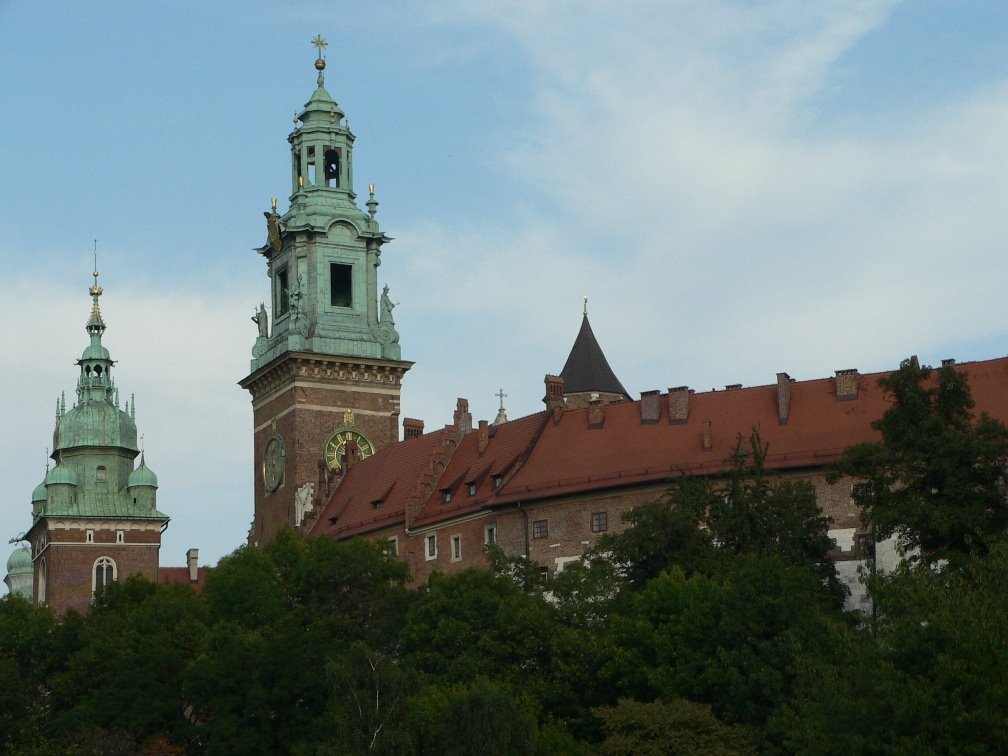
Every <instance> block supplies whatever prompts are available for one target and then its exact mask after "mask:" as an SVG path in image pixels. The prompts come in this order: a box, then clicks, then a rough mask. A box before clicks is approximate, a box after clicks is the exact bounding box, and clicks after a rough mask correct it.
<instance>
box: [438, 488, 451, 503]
mask: <svg viewBox="0 0 1008 756" xmlns="http://www.w3.org/2000/svg"><path fill="white" fill-rule="evenodd" d="M451 497H452V494H451V489H450V488H442V489H441V501H442V502H444V503H445V504H447V503H448V502H449V501H451Z"/></svg>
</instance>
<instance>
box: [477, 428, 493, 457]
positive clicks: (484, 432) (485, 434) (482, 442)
mask: <svg viewBox="0 0 1008 756" xmlns="http://www.w3.org/2000/svg"><path fill="white" fill-rule="evenodd" d="M489 443H490V424H489V423H488V422H487V421H486V420H480V421H479V441H478V444H477V448H478V449H479V453H480V454H482V453H483V452H485V451H486V448H487V444H489Z"/></svg>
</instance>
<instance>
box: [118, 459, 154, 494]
mask: <svg viewBox="0 0 1008 756" xmlns="http://www.w3.org/2000/svg"><path fill="white" fill-rule="evenodd" d="M136 486H150V487H151V488H157V475H155V474H154V471H153V470H151V469H150V468H149V467H147V463H146V462H144V458H143V457H142V456H141V457H140V465H139V466H138V467H137V468H136V469H135V470H134V471H133V472H131V473H130V475H129V478H127V479H126V488H135V487H136Z"/></svg>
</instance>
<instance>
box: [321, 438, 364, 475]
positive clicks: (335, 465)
mask: <svg viewBox="0 0 1008 756" xmlns="http://www.w3.org/2000/svg"><path fill="white" fill-rule="evenodd" d="M350 440H353V441H354V443H356V444H357V449H358V450H360V456H361V459H364V458H365V457H370V456H371V455H372V454H374V447H373V446H371V442H370V441H368V440H367V437H366V436H364V434H362V433H360V432H359V431H355V430H350V429H348V428H341V429H340V430H338V431H336V432H335V433H333V434H332V435H331V436H330V437H329V440H328V441H326V445H325V448H324V449H323V451H322V454H323V456H324V457H325V461H326V465H327V466H328V467H329V469H330V470H339V469H340V467H341V465H342V461H343V451H344V450H345V449H346V445H347V441H350Z"/></svg>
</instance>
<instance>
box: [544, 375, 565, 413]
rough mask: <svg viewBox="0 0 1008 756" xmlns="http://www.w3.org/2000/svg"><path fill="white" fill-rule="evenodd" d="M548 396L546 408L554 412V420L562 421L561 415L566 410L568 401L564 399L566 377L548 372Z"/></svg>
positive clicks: (545, 400) (545, 398) (546, 380)
mask: <svg viewBox="0 0 1008 756" xmlns="http://www.w3.org/2000/svg"><path fill="white" fill-rule="evenodd" d="M545 382H546V396H545V397H543V401H544V402H545V403H546V409H547V410H549V411H550V412H552V413H553V422H554V423H558V422H560V415H561V414H562V413H563V411H564V407H565V406H566V404H567V403H566V401H564V379H563V378H561V377H560V376H559V375H550V374H549V373H547V374H546V378H545Z"/></svg>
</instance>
